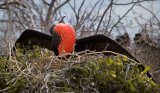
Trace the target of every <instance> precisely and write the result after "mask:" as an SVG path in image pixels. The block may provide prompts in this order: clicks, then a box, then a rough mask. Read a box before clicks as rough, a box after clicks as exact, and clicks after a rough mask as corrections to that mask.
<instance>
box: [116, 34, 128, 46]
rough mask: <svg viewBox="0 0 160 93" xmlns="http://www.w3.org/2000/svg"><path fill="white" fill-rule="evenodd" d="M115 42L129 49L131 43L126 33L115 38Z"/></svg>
mask: <svg viewBox="0 0 160 93" xmlns="http://www.w3.org/2000/svg"><path fill="white" fill-rule="evenodd" d="M115 40H116V41H117V42H118V43H119V44H120V45H121V46H123V47H125V48H127V47H129V46H130V43H131V41H130V38H129V35H128V33H124V34H123V35H120V36H117V38H116V39H115Z"/></svg>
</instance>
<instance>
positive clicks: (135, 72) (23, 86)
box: [0, 46, 159, 93]
mask: <svg viewBox="0 0 160 93" xmlns="http://www.w3.org/2000/svg"><path fill="white" fill-rule="evenodd" d="M20 50H22V51H23V49H20ZM41 50H42V48H39V47H37V46H35V49H34V51H29V52H27V53H26V54H25V55H23V54H22V53H21V52H19V51H18V52H17V53H16V56H15V57H11V59H10V60H5V58H4V57H1V58H0V64H1V65H0V74H1V75H0V91H1V90H4V91H3V92H12V93H13V92H14V93H17V92H22V91H28V92H31V91H32V92H33V91H34V92H40V91H41V92H44V90H45V92H46V91H48V92H51V91H54V92H57V93H61V92H76V93H82V92H88V93H91V92H96V91H98V92H100V93H158V92H159V88H158V85H157V84H155V83H154V82H153V81H152V80H151V79H150V78H148V77H147V76H146V72H147V71H148V70H149V69H150V67H149V66H145V69H144V70H141V69H139V68H138V67H139V65H140V64H137V63H135V62H132V61H129V60H128V59H127V58H123V57H119V56H112V57H106V56H102V57H99V56H94V55H92V56H91V55H89V56H86V55H85V56H84V57H82V58H81V59H79V58H77V59H75V58H74V57H73V58H72V57H71V58H69V59H67V60H66V59H65V60H64V59H56V58H57V57H54V59H52V60H50V62H51V63H52V62H59V63H60V64H59V65H65V66H64V68H63V69H60V70H59V71H58V72H60V73H59V74H56V75H55V73H57V72H56V70H55V69H51V68H50V69H46V67H48V66H49V64H50V63H49V64H48V65H44V66H43V68H41V69H38V68H37V66H40V65H41V64H40V63H39V64H37V65H34V64H35V63H34V62H35V61H33V63H28V64H27V62H28V60H31V59H33V60H34V59H36V58H39V59H40V58H43V57H44V56H45V57H46V56H48V55H51V53H50V52H46V53H44V55H42V54H41ZM48 58H49V57H48ZM57 60H59V61H57ZM36 61H40V60H36ZM61 61H65V62H64V63H66V64H61ZM6 62H7V63H6ZM42 63H45V61H44V62H42ZM6 65H7V67H8V68H7V69H9V71H6V70H5V66H6ZM52 65H54V64H52ZM31 68H32V69H34V70H31ZM44 69H45V70H44ZM47 77H48V78H47ZM47 80H48V81H47ZM44 86H47V87H46V88H44ZM7 88H8V89H7ZM43 88H44V90H43ZM42 90H43V91H42Z"/></svg>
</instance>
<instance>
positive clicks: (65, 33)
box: [13, 23, 154, 81]
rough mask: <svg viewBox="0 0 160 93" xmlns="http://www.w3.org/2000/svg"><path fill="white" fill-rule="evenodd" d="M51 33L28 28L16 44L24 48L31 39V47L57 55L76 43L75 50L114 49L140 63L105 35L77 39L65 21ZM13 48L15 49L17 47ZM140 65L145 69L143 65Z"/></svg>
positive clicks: (67, 51)
mask: <svg viewBox="0 0 160 93" xmlns="http://www.w3.org/2000/svg"><path fill="white" fill-rule="evenodd" d="M50 33H51V35H47V34H44V33H41V32H38V31H35V30H31V29H27V30H25V31H24V32H23V33H22V34H21V36H20V37H19V38H18V39H17V41H16V43H15V46H17V43H18V48H24V47H25V46H28V42H29V41H31V42H32V44H31V45H30V47H31V48H32V45H38V46H39V47H44V48H47V49H49V50H52V51H54V53H55V55H59V54H60V53H64V52H63V50H64V51H65V53H70V52H72V51H73V47H74V45H75V49H74V51H75V52H80V51H84V50H86V49H89V50H91V51H103V50H106V51H113V52H117V53H120V54H123V55H126V56H128V57H129V58H131V59H133V60H135V61H136V62H137V63H139V61H138V60H137V59H136V58H134V57H133V56H132V55H131V54H130V53H129V52H128V51H127V50H125V49H124V48H123V47H121V46H120V45H119V44H118V43H117V42H115V41H114V40H112V39H110V38H108V37H106V36H104V35H94V36H90V37H86V38H82V39H77V40H76V37H75V31H74V29H73V28H72V27H71V26H69V25H67V24H64V23H60V24H57V25H54V26H52V27H51V28H50ZM13 50H15V47H14V49H13ZM140 66H141V67H142V69H144V66H143V65H140ZM147 75H148V77H149V78H152V76H151V75H150V73H149V72H147ZM153 81H154V80H153Z"/></svg>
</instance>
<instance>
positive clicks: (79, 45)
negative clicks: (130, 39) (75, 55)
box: [75, 35, 155, 81]
mask: <svg viewBox="0 0 160 93" xmlns="http://www.w3.org/2000/svg"><path fill="white" fill-rule="evenodd" d="M86 49H89V50H91V51H94V50H95V51H103V50H107V51H113V52H116V53H120V54H123V55H126V56H127V57H129V58H131V59H134V60H135V61H136V62H138V63H139V61H138V60H137V59H136V58H135V57H133V56H132V55H131V54H130V53H129V52H128V51H127V50H126V49H124V48H123V47H121V46H120V45H119V44H118V43H116V42H115V41H114V40H112V39H110V38H108V37H106V36H104V35H94V36H90V37H86V38H82V39H78V40H77V41H76V46H75V52H79V51H84V50H86ZM140 67H142V69H144V66H143V65H140ZM147 76H148V77H150V78H152V76H151V75H150V73H149V72H147ZM152 80H153V81H155V80H154V79H152Z"/></svg>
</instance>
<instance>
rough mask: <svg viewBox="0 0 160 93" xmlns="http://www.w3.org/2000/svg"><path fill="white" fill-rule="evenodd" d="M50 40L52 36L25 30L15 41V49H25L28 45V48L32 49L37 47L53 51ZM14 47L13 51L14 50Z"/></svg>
mask: <svg viewBox="0 0 160 93" xmlns="http://www.w3.org/2000/svg"><path fill="white" fill-rule="evenodd" d="M51 40H52V36H50V35H47V34H44V33H41V32H38V31H35V30H31V29H27V30H25V31H24V32H23V33H22V34H21V36H20V37H19V38H18V39H17V41H16V43H15V46H16V48H27V46H28V45H29V46H30V48H31V49H33V45H37V46H39V47H42V48H47V49H49V50H53V48H52V46H51ZM15 46H14V48H13V50H15Z"/></svg>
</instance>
